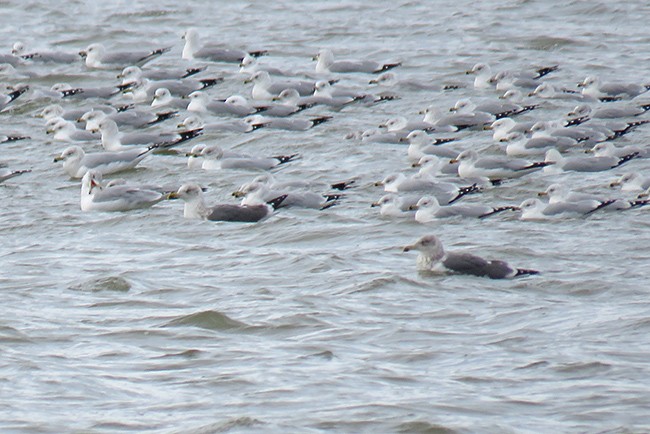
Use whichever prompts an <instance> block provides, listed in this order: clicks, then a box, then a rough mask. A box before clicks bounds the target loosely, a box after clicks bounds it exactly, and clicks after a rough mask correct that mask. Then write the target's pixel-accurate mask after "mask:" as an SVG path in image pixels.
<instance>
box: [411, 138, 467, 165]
mask: <svg viewBox="0 0 650 434" xmlns="http://www.w3.org/2000/svg"><path fill="white" fill-rule="evenodd" d="M406 140H407V141H408V142H409V146H408V149H407V151H406V153H407V156H408V158H409V160H411V161H412V162H414V161H419V160H420V158H422V157H423V156H424V155H436V156H438V157H445V158H454V157H456V156H457V155H458V151H457V150H455V149H451V148H448V147H445V146H440V145H442V144H444V143H447V142H450V141H453V140H454V139H453V138H452V139H444V140H443V139H435V138H433V137H431V136H430V135H428V134H427V133H426V132H425V131H423V130H415V131H411V132H410V133H408V135H407V136H406Z"/></svg>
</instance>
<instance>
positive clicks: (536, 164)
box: [516, 161, 555, 172]
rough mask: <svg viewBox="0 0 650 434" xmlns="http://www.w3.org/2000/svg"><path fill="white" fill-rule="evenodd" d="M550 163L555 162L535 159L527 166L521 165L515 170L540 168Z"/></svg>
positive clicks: (553, 162)
mask: <svg viewBox="0 0 650 434" xmlns="http://www.w3.org/2000/svg"><path fill="white" fill-rule="evenodd" d="M551 164H555V161H536V162H534V163H531V164H529V165H528V166H524V167H522V168H521V169H517V170H516V172H520V171H522V170H530V169H540V168H542V167H546V166H550V165H551Z"/></svg>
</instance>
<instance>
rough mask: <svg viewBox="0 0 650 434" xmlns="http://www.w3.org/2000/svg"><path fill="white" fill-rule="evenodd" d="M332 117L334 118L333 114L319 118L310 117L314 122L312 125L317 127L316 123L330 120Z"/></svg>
mask: <svg viewBox="0 0 650 434" xmlns="http://www.w3.org/2000/svg"><path fill="white" fill-rule="evenodd" d="M330 119H332V116H319V117H317V118H311V119H310V121H311V124H312V125H311V126H312V127H315V126H316V125H320V124H322V123H323V122H327V121H329V120H330Z"/></svg>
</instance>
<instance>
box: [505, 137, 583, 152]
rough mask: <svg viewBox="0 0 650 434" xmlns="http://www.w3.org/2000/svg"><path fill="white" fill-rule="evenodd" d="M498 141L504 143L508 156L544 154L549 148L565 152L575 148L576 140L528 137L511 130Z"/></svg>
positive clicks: (569, 138)
mask: <svg viewBox="0 0 650 434" xmlns="http://www.w3.org/2000/svg"><path fill="white" fill-rule="evenodd" d="M499 142H500V143H506V155H508V156H510V157H528V156H532V155H544V154H545V153H546V151H547V150H549V149H557V150H558V151H560V152H566V151H568V150H570V149H572V148H575V147H576V145H577V144H578V142H577V141H576V140H574V139H572V138H571V137H562V136H539V137H531V138H528V137H526V136H525V135H524V134H522V133H519V132H511V133H508V134H507V135H505V136H503V137H502V138H501V140H500V141H499Z"/></svg>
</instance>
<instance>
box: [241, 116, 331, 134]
mask: <svg viewBox="0 0 650 434" xmlns="http://www.w3.org/2000/svg"><path fill="white" fill-rule="evenodd" d="M330 119H332V117H331V116H317V117H312V118H309V119H288V118H266V117H263V116H261V115H252V116H249V117H247V118H246V119H245V121H246V122H248V123H250V125H252V126H253V127H258V128H259V127H264V128H271V129H279V130H289V131H307V130H308V129H310V128H313V127H315V126H316V125H320V124H322V123H323V122H327V121H329V120H330Z"/></svg>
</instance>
